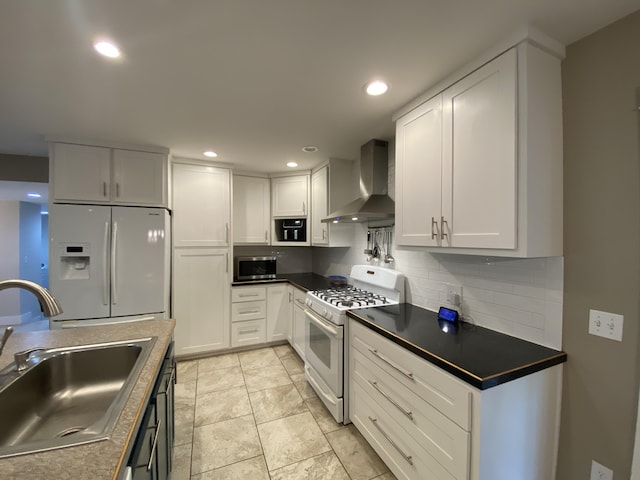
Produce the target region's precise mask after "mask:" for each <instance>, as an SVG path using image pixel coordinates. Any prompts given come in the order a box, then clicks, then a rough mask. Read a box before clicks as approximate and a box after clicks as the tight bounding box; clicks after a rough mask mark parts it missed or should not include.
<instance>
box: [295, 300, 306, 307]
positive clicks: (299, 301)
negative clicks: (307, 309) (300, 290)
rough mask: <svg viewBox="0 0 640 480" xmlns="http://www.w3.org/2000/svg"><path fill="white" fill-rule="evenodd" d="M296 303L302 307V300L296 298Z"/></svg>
mask: <svg viewBox="0 0 640 480" xmlns="http://www.w3.org/2000/svg"><path fill="white" fill-rule="evenodd" d="M296 302H298V303H299V304H300V305H302V306H304V300H300V299H299V298H296Z"/></svg>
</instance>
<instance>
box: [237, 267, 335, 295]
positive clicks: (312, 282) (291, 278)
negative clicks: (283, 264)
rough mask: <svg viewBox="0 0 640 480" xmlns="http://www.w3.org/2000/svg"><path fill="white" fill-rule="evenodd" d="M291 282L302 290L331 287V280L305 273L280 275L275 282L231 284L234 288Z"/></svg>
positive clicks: (245, 281) (249, 281)
mask: <svg viewBox="0 0 640 480" xmlns="http://www.w3.org/2000/svg"><path fill="white" fill-rule="evenodd" d="M278 282H289V283H291V284H292V285H294V286H295V287H298V288H301V289H302V290H307V291H309V290H324V289H327V288H329V287H330V286H331V283H330V282H329V279H328V278H327V277H323V276H322V275H318V274H316V273H311V272H304V273H279V274H278V275H276V278H275V279H273V280H244V281H236V280H234V281H233V283H232V284H231V285H232V286H234V287H239V286H242V285H263V284H269V283H278Z"/></svg>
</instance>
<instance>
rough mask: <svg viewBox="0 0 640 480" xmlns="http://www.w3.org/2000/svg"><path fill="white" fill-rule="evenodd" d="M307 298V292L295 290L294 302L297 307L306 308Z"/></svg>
mask: <svg viewBox="0 0 640 480" xmlns="http://www.w3.org/2000/svg"><path fill="white" fill-rule="evenodd" d="M306 298H307V292H305V291H304V290H300V289H299V288H295V287H294V289H293V302H294V304H295V305H298V306H299V307H302V308H304V300H305V299H306Z"/></svg>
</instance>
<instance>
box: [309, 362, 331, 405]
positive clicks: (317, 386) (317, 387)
mask: <svg viewBox="0 0 640 480" xmlns="http://www.w3.org/2000/svg"><path fill="white" fill-rule="evenodd" d="M307 368H308V367H307ZM305 378H306V379H307V381H308V382H309V383H310V384H311V386H312V387H313V389H314V390H315V391H316V392H320V394H321V395H322V396H323V397H324V399H325V400H326V401H327V402H329V403H330V404H331V405H337V404H336V402H335V401H334V400H333V399H332V398H331V395H327V394H326V393H325V391H324V390H323V389H322V387H320V385H318V382H316V381H315V379H314V378H313V377H312V376H311V375H306V376H305Z"/></svg>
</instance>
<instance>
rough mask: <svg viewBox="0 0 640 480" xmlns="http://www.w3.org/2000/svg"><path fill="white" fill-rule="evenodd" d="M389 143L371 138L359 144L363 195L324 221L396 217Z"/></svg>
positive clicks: (332, 213) (358, 220)
mask: <svg viewBox="0 0 640 480" xmlns="http://www.w3.org/2000/svg"><path fill="white" fill-rule="evenodd" d="M388 188H389V143H388V142H386V141H384V140H375V139H374V140H370V141H368V142H367V143H365V144H364V145H362V147H360V192H361V193H362V197H360V198H358V199H357V200H354V201H352V202H349V203H348V204H346V205H345V206H343V207H341V208H339V209H337V210H335V211H333V212H331V214H330V215H329V216H328V217H327V218H323V219H322V220H321V221H322V222H323V223H329V222H336V221H337V222H341V223H342V222H345V223H346V222H348V223H363V222H369V221H379V220H393V218H394V216H395V208H396V204H395V202H394V201H393V200H391V198H390V197H389V195H387V192H388Z"/></svg>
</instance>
